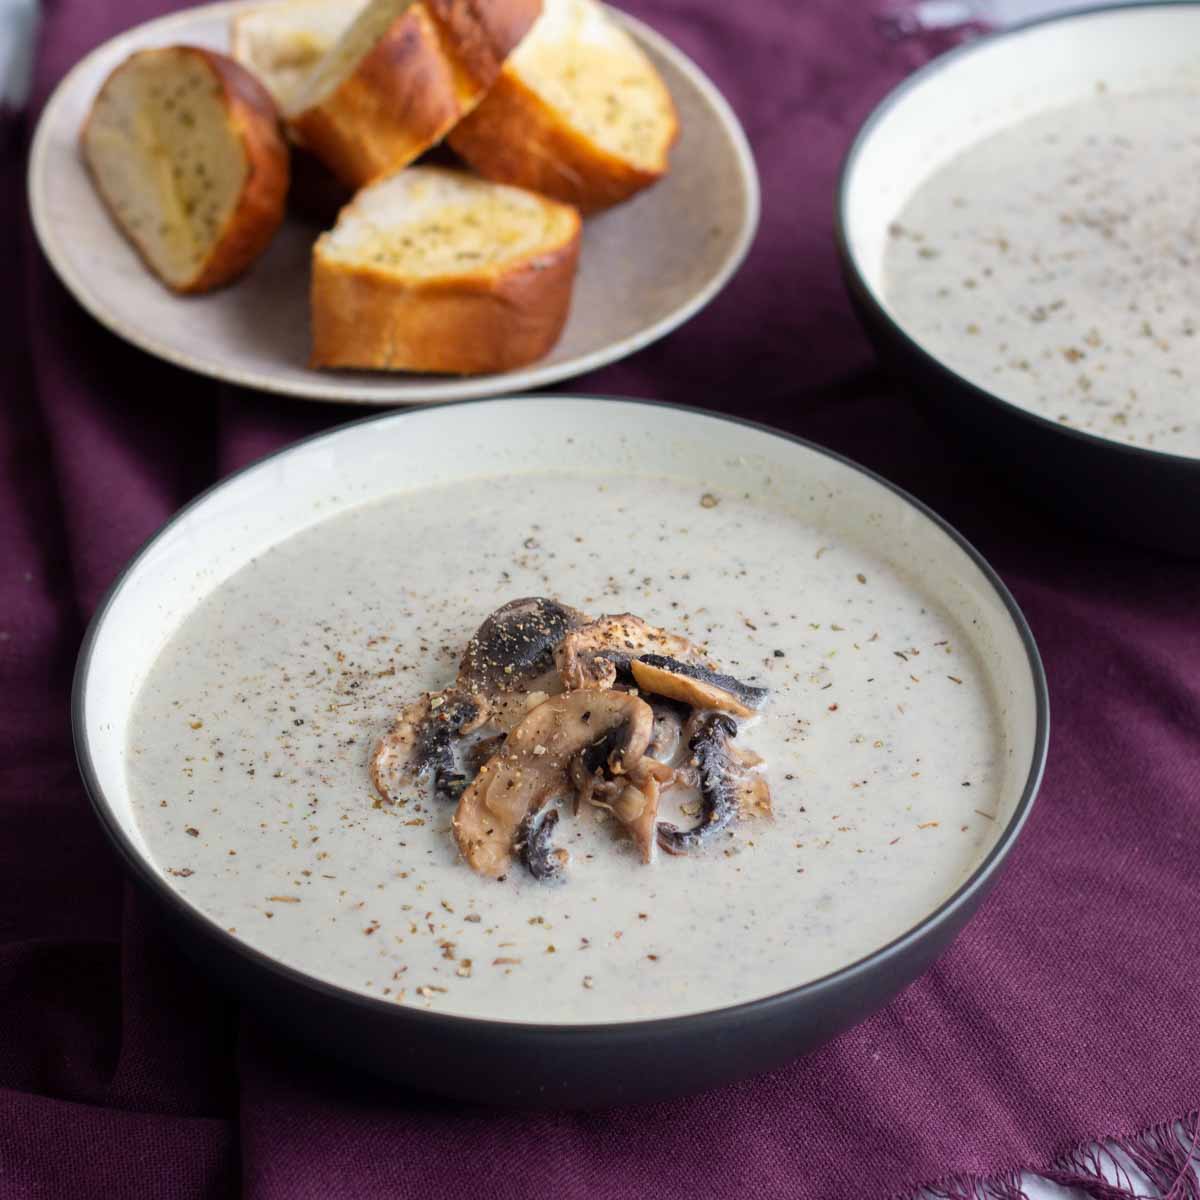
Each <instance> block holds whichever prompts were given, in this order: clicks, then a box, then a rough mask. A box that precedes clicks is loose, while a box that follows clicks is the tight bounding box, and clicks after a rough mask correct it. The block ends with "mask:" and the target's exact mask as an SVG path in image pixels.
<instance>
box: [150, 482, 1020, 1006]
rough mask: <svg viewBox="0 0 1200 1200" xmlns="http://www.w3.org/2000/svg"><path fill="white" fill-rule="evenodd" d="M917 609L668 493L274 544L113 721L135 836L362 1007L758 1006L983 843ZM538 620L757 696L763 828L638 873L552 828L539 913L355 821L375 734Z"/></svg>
mask: <svg viewBox="0 0 1200 1200" xmlns="http://www.w3.org/2000/svg"><path fill="white" fill-rule="evenodd" d="M935 588H936V581H934V580H927V579H914V578H910V577H908V576H907V575H906V574H905V573H904V571H903V568H902V566H901V567H896V566H893V565H889V564H888V563H885V562H883V561H881V560H880V559H879V558H878V557H876V556H874V555H872V554H869V553H867V552H866V551H864V550H862V549H860V548H857V547H856V545H855V544H853V543H851V542H848V541H844V540H840V539H838V538H836V537H834V536H833V535H831V534H830V533H829V532H828V531H821V530H818V529H815V528H812V527H810V526H808V525H806V524H805V523H804V521H803V520H801V519H800V518H798V517H796V516H794V515H789V513H788V512H786V511H778V510H773V509H771V508H770V507H768V506H767V505H766V504H765V503H763V504H760V503H759V502H756V501H755V500H754V498H753V497H747V496H745V495H709V494H707V489H705V488H704V487H703V486H700V485H697V484H694V483H690V482H686V481H672V480H663V479H649V478H641V477H632V476H621V475H615V476H605V477H601V476H599V475H596V476H588V475H586V474H585V475H575V476H566V475H551V474H547V475H537V476H508V477H502V478H493V479H478V480H473V481H468V482H465V483H458V484H455V485H453V486H452V487H435V488H429V489H423V490H419V491H414V492H411V493H406V494H401V495H396V496H394V497H392V498H388V499H386V500H384V501H380V502H376V503H373V504H370V505H367V506H364V507H361V508H358V509H355V510H352V511H350V512H348V513H345V514H342V515H339V516H336V517H333V518H331V519H328V520H326V521H325V522H324V523H321V524H317V525H315V526H313V527H312V528H310V529H308V530H306V531H304V532H302V533H300V534H298V535H297V536H295V537H293V538H291V539H289V540H288V541H286V542H284V543H282V544H280V545H278V546H276V547H275V548H273V549H271V550H270V551H269V552H267V553H265V554H263V555H261V556H260V557H259V558H257V559H256V560H254V561H252V562H251V563H250V564H249V565H247V566H246V567H244V568H243V569H242V570H241V571H240V572H238V573H237V574H236V575H234V576H233V577H232V578H230V579H229V580H228V581H227V582H225V583H224V584H222V585H221V586H219V587H218V588H217V589H216V590H215V591H214V592H213V593H212V594H211V595H210V596H209V598H208V599H207V600H205V601H204V602H202V603H201V604H200V606H199V607H198V608H197V609H195V610H194V611H193V612H192V613H191V614H190V615H189V616H188V617H187V618H186V620H185V621H184V622H183V624H182V626H181V627H180V629H179V630H178V631H177V633H176V634H175V636H174V637H173V638H172V640H171V641H170V642H169V643H168V645H167V646H166V648H165V650H164V651H163V653H162V654H161V656H160V657H159V658H158V660H157V662H156V664H155V666H154V667H153V669H152V671H151V673H150V675H149V677H148V679H147V681H146V683H145V685H144V687H143V689H142V692H141V694H140V696H139V698H138V701H137V704H136V709H135V713H134V718H133V721H132V725H131V730H130V736H129V745H128V776H129V783H130V788H131V792H132V795H133V799H134V805H135V812H136V816H137V821H138V824H139V827H140V830H141V832H142V834H143V837H144V839H145V841H146V843H147V845H148V846H149V849H150V853H151V855H152V856H153V858H154V859H155V861H156V862H157V863H158V864H159V866H160V867H161V869H162V870H163V871H164V872H166V873H168V874H169V876H170V879H171V883H172V885H173V886H174V887H176V888H177V889H178V891H179V892H180V893H181V894H182V895H183V896H185V897H186V898H187V899H188V900H189V901H190V902H191V903H192V904H194V905H195V906H196V907H198V908H199V909H200V910H201V911H203V912H204V913H206V914H208V915H209V916H210V917H211V918H212V919H213V920H215V921H217V922H218V923H219V924H220V925H221V926H223V927H224V928H227V929H229V930H231V931H232V932H234V933H235V934H236V935H237V936H238V937H239V938H242V939H244V940H245V941H246V942H247V943H249V944H251V945H252V946H254V947H256V948H258V949H260V950H262V951H264V952H266V953H268V954H270V955H272V956H274V957H276V958H278V959H279V960H281V961H283V962H285V963H288V964H290V965H292V966H294V967H297V968H299V969H301V970H304V971H306V972H308V973H310V974H313V975H316V976H319V977H320V978H322V979H325V980H328V981H331V982H334V983H337V984H341V985H343V986H345V987H347V988H351V989H354V990H356V991H359V992H365V993H368V994H370V995H373V996H376V997H380V998H382V999H385V1000H387V1001H389V1002H397V1003H402V1004H407V1005H416V1006H421V1007H427V1008H432V1009H435V1010H438V1011H442V1012H447V1013H455V1014H461V1015H466V1016H473V1017H493V1018H498V1019H503V1020H512V1021H538V1022H562V1023H572V1022H607V1021H618V1020H630V1019H639V1018H652V1017H665V1016H672V1015H678V1014H683V1013H688V1012H695V1011H702V1010H706V1009H712V1008H716V1007H721V1006H725V1005H728V1004H731V1003H735V1002H739V1001H746V1000H750V999H754V998H756V997H761V996H765V995H769V994H773V993H775V992H778V991H781V990H784V989H786V988H789V987H792V986H794V985H796V984H798V983H801V982H804V981H807V980H811V979H815V978H818V977H820V976H822V975H825V974H827V973H828V972H830V971H833V970H835V969H837V968H839V967H843V966H846V965H847V964H849V963H850V962H852V961H854V960H856V959H859V958H861V957H862V956H864V955H865V954H868V953H869V952H871V951H872V950H875V949H877V948H879V947H881V946H883V945H884V944H886V943H887V942H889V941H891V940H892V939H894V938H895V937H897V936H898V935H900V934H902V933H903V932H904V931H905V930H907V929H909V928H911V927H912V926H913V925H914V924H916V923H917V922H918V921H920V920H921V919H922V918H923V917H925V916H926V915H928V914H929V913H930V912H931V911H932V910H933V909H935V908H936V907H937V906H938V904H939V903H941V902H942V901H943V900H945V899H946V898H947V897H948V896H949V895H950V894H951V893H952V892H953V891H954V890H955V888H956V887H958V886H959V885H960V884H961V883H962V882H963V881H964V879H965V878H966V877H967V876H968V874H969V873H970V871H971V870H972V868H973V867H975V866H976V865H977V863H978V862H979V860H980V858H981V856H982V855H983V854H984V853H986V851H987V850H988V849H989V848H990V847H991V845H992V844H993V843H994V841H995V838H996V836H997V834H998V832H999V830H1000V829H1001V827H1002V824H1003V822H1004V820H1005V819H1006V818H1007V815H1008V814H1007V813H1005V812H999V811H998V806H999V804H1000V796H1001V792H1002V790H1004V772H1005V767H1004V763H1005V761H1006V753H1007V751H1006V748H1005V745H1004V741H1003V735H1002V733H1001V731H1000V720H999V718H998V716H997V712H998V710H997V707H996V699H995V696H994V694H993V688H992V685H991V683H990V682H989V679H988V677H987V676H986V674H985V671H984V669H983V666H982V663H981V659H980V657H979V656H978V655H977V654H976V652H975V651H974V649H973V648H972V645H971V642H970V641H969V638H968V634H967V632H966V631H964V630H963V629H962V628H960V627H959V626H958V625H957V624H956V623H955V621H954V620H953V619H951V618H950V617H949V616H948V615H947V613H946V612H945V611H944V610H943V609H942V608H941V607H940V606H939V605H938V603H937V601H936V599H935ZM539 594H540V595H547V596H554V597H557V598H559V599H561V600H563V601H565V602H566V603H569V604H573V605H576V606H578V607H580V608H582V609H585V610H587V611H588V612H590V613H592V614H597V615H598V614H601V613H619V612H624V611H633V612H637V613H638V614H640V615H641V616H643V617H644V618H646V620H648V621H651V622H653V623H654V624H657V625H661V626H664V627H666V628H668V629H671V630H675V631H678V632H680V633H682V634H684V635H686V636H687V637H689V638H691V639H693V640H694V641H696V642H699V643H703V644H706V645H707V646H708V647H709V648H710V650H711V653H712V654H713V656H714V657H716V658H718V659H719V660H720V662H721V665H722V667H723V668H724V669H726V670H728V671H730V672H732V673H735V674H736V675H738V676H739V677H740V678H742V679H744V680H746V681H748V682H753V683H758V684H763V685H765V686H767V687H769V688H770V689H771V696H770V699H769V700H768V702H767V704H766V705H765V707H764V709H763V712H762V714H761V715H760V716H758V717H757V718H756V719H754V720H753V721H751V722H749V723H748V724H747V725H746V726H745V729H744V731H743V734H742V736H743V737H744V739H745V741H746V742H747V744H749V745H751V746H753V748H754V749H755V750H757V751H758V752H759V753H760V754H762V755H764V756H765V758H766V760H767V763H768V771H769V779H770V783H771V789H772V792H773V796H774V809H775V816H774V819H773V820H766V819H761V820H752V821H746V822H743V823H740V824H738V825H737V826H736V827H735V828H734V830H733V832H732V835H731V836H728V837H726V838H725V839H724V840H722V841H721V842H720V843H719V844H718V846H717V847H716V848H715V849H713V850H712V851H710V852H708V853H705V854H703V855H698V856H695V857H670V856H667V855H664V854H662V853H659V854H658V856H657V859H656V861H655V862H653V863H652V864H650V865H644V864H643V863H642V862H641V861H640V858H639V856H638V854H637V852H636V851H635V849H634V847H633V845H632V843H631V842H630V841H629V840H628V839H627V838H625V837H623V836H622V835H621V834H620V832H619V831H618V830H617V829H616V827H615V825H614V823H613V822H612V820H611V819H606V818H605V814H604V813H603V812H596V811H592V812H586V813H584V814H582V815H581V816H580V817H579V818H577V819H572V818H571V817H570V816H569V815H568V814H565V813H564V815H563V818H562V820H561V821H560V824H559V827H558V830H557V832H556V835H555V840H556V842H557V843H558V844H560V845H562V846H565V847H566V848H567V849H568V850H569V851H570V854H571V861H570V864H569V867H568V869H567V872H566V879H565V881H564V882H562V883H549V884H547V883H539V882H537V881H535V880H533V879H532V878H531V877H529V876H528V875H527V874H525V873H524V872H523V871H521V870H514V871H510V873H509V874H508V876H507V877H506V878H505V879H504V880H502V881H497V880H493V879H487V878H483V877H481V876H479V875H476V874H474V873H473V872H472V871H470V870H469V869H468V868H467V867H466V866H465V865H464V863H463V862H462V861H461V860H460V858H459V857H458V854H457V851H456V848H455V845H454V841H453V838H452V837H451V835H450V832H449V827H450V815H451V810H450V808H448V807H447V806H446V805H445V803H444V802H438V801H436V800H434V799H433V798H432V797H431V796H421V795H418V794H415V793H414V794H413V795H412V796H411V797H410V798H408V800H407V802H406V803H403V804H401V805H397V806H395V807H388V806H385V805H381V804H380V803H379V802H378V800H377V798H376V797H375V796H374V795H373V793H372V790H371V784H370V780H369V776H368V770H367V765H368V760H369V757H370V754H371V750H372V747H373V745H374V743H375V741H376V739H377V738H378V736H379V735H380V734H381V733H382V732H383V731H385V730H386V729H387V728H388V726H389V724H390V722H391V720H392V718H393V717H394V715H395V714H396V712H397V711H398V710H399V709H400V708H401V707H402V706H403V705H404V704H405V703H407V702H408V701H409V700H411V699H413V698H414V697H415V696H417V695H418V694H419V693H420V692H421V691H423V690H426V689H435V688H441V687H445V686H446V685H448V684H449V683H450V682H451V681H452V679H453V677H454V673H455V670H456V667H457V661H458V657H459V654H460V653H461V650H462V647H463V645H464V643H465V641H466V640H467V638H468V637H469V636H470V635H471V633H472V632H473V631H474V629H475V628H476V626H477V625H478V624H479V622H480V621H481V620H482V619H483V618H484V617H485V616H486V615H487V613H488V612H490V611H491V610H492V609H494V608H496V607H497V606H498V605H499V604H501V603H503V602H504V601H506V600H509V599H513V598H515V597H518V596H528V595H539ZM1007 791H1008V793H1011V791H1012V789H1011V787H1009V788H1008V789H1007ZM664 815H666V816H670V807H669V805H668V806H667V810H666V812H665V813H664ZM680 823H681V824H682V825H685V826H686V825H688V824H690V823H692V822H689V821H687V820H686V819H682V820H681V821H680Z"/></svg>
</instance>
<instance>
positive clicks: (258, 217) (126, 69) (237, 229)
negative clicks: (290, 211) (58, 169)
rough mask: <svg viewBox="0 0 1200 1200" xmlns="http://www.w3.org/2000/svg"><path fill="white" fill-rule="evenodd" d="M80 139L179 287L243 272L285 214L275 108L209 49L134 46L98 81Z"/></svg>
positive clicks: (160, 271) (99, 184) (113, 209)
mask: <svg viewBox="0 0 1200 1200" xmlns="http://www.w3.org/2000/svg"><path fill="white" fill-rule="evenodd" d="M80 147H81V150H82V153H83V158H84V161H85V162H86V164H87V167H88V170H89V171H90V172H91V175H92V179H93V181H94V182H95V185H96V190H97V191H98V192H99V194H100V197H101V199H102V200H103V201H104V204H105V206H106V207H107V208H108V210H109V212H110V213H111V214H112V217H113V220H114V221H115V222H116V224H117V226H118V228H119V229H120V230H121V232H122V233H123V234H124V235H125V236H126V237H127V238H128V239H129V241H130V242H132V243H133V245H134V247H135V248H136V249H137V251H138V253H139V254H140V255H141V256H142V258H143V259H144V260H145V262H146V264H147V265H148V266H149V267H150V269H151V270H152V271H154V273H155V274H156V275H157V276H158V277H159V278H160V279H161V280H162V281H163V282H164V283H165V284H166V285H167V286H168V287H170V288H172V289H174V290H175V291H177V292H204V291H209V290H210V289H212V288H216V287H220V286H221V285H222V284H224V283H228V282H229V281H230V280H232V279H234V278H236V277H237V276H238V275H240V274H242V272H243V271H245V270H246V269H247V268H248V267H249V266H250V265H251V264H252V263H253V262H254V261H255V259H257V258H258V256H259V255H260V254H261V253H262V252H263V251H264V250H265V249H266V247H267V244H268V243H269V242H270V240H271V238H272V237H273V236H274V234H275V231H276V230H277V229H278V228H279V225H280V223H281V222H282V220H283V214H284V206H285V203H286V199H287V190H288V175H289V166H288V149H287V144H286V142H285V141H284V138H283V134H282V132H281V130H280V126H279V114H278V113H277V111H276V109H275V105H274V103H273V102H272V100H271V97H270V95H269V94H268V93H267V91H266V89H265V88H263V86H262V85H261V84H260V83H259V82H258V81H257V80H256V79H255V78H254V77H253V76H252V75H250V74H249V72H247V71H246V70H245V69H243V68H242V67H240V66H239V65H238V64H237V63H236V62H234V61H233V60H232V59H231V58H228V57H226V56H225V55H223V54H217V53H215V52H214V51H212V50H205V49H202V48H200V47H198V46H168V47H165V48H163V49H155V50H141V51H138V52H137V53H136V54H133V55H131V56H130V57H129V58H127V59H126V60H125V61H124V62H123V63H121V65H120V66H118V67H117V68H116V70H114V71H113V72H112V74H111V75H109V77H108V78H107V79H106V80H105V82H104V84H103V85H102V86H101V88H100V92H99V94H98V95H97V97H96V100H95V102H94V103H93V104H92V108H91V111H90V113H89V114H88V118H87V120H86V122H85V123H84V127H83V130H82V133H81V135H80Z"/></svg>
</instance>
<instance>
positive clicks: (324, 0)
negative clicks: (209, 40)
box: [229, 0, 367, 112]
mask: <svg viewBox="0 0 1200 1200" xmlns="http://www.w3.org/2000/svg"><path fill="white" fill-rule="evenodd" d="M366 6H367V0H272V3H269V4H260V5H257V6H256V7H254V8H248V9H245V8H244V9H239V10H238V11H237V12H236V13H235V14H234V16H233V18H232V19H231V21H230V23H229V46H230V53H232V55H233V57H234V59H236V61H238V62H239V63H241V64H242V66H244V67H245V68H246V69H247V70H248V71H249V72H250V73H251V74H252V75H254V76H256V77H257V78H258V80H259V82H260V83H262V84H263V86H264V87H265V88H266V89H267V91H269V92H270V93H271V95H272V96H273V97H274V98H275V103H276V104H277V105H278V106H279V109H280V111H281V112H286V111H287V110H288V109H289V108H290V107H291V106H292V104H293V101H294V100H295V98H296V95H297V93H298V91H299V89H300V87H301V86H302V85H303V83H304V80H305V79H306V78H307V77H308V76H309V75H310V74H311V73H312V70H313V68H314V67H315V66H316V64H317V62H318V61H319V60H320V59H321V58H323V57H324V56H325V54H327V53H328V52H329V50H330V48H331V47H332V46H333V45H334V44H335V43H336V42H337V41H338V39H339V38H340V37H341V36H342V34H344V33H345V32H346V30H347V29H349V28H350V26H351V25H352V24H353V23H354V21H355V19H356V18H357V17H358V15H359V13H361V12H362V10H363V9H364V8H366Z"/></svg>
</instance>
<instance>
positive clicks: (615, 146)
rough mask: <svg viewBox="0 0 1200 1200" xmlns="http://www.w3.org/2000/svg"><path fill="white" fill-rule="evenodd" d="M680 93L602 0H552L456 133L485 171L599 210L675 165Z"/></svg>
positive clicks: (456, 143) (461, 149) (459, 146)
mask: <svg viewBox="0 0 1200 1200" xmlns="http://www.w3.org/2000/svg"><path fill="white" fill-rule="evenodd" d="M678 133H679V119H678V116H677V115H676V112H675V105H674V103H673V102H672V100H671V94H670V92H668V91H667V87H666V84H664V83H663V81H662V79H661V78H660V76H659V74H658V72H657V71H656V70H655V69H654V66H653V64H652V63H651V62H650V60H649V59H648V58H647V57H646V55H645V54H644V53H643V52H642V50H641V48H640V47H639V46H638V45H637V43H636V42H635V41H634V40H633V38H631V37H630V36H629V34H628V33H626V32H625V30H624V29H622V28H621V27H620V26H619V25H618V24H617V23H616V21H614V20H613V18H612V17H610V16H609V15H608V13H607V12H606V11H605V9H604V6H603V5H601V4H599V3H597V2H596V0H545V5H544V8H543V11H542V15H541V17H539V18H538V21H537V23H536V24H535V25H534V27H533V28H532V29H531V30H530V31H529V35H528V36H527V37H526V38H525V40H524V41H523V42H522V43H521V44H520V46H518V47H517V49H516V51H515V52H514V53H513V55H512V57H511V58H510V59H509V60H508V62H507V63H506V64H505V67H504V70H503V71H502V72H501V73H500V78H499V79H498V80H497V81H496V84H495V86H494V87H493V88H492V90H491V91H490V92H489V93H488V94H487V96H486V97H484V100H483V102H482V103H481V104H480V105H479V106H478V108H476V109H475V110H474V112H472V113H471V114H470V115H469V116H467V117H466V118H464V119H463V120H462V121H460V122H459V124H458V125H457V126H456V127H455V128H454V130H453V131H452V132H451V133H450V135H449V142H450V145H451V146H452V147H453V148H454V150H455V151H456V152H457V153H458V154H459V155H460V156H461V157H462V158H463V159H465V160H466V162H467V163H469V164H470V165H471V166H472V167H474V168H475V170H476V171H478V172H479V174H480V175H483V176H485V177H486V178H488V179H495V180H497V181H499V182H501V183H511V184H515V185H516V186H518V187H527V188H532V189H533V190H534V191H538V192H542V193H543V194H544V195H547V196H553V197H554V198H555V199H556V200H562V201H565V202H566V203H568V204H574V205H575V206H576V207H577V208H579V209H580V210H582V211H583V212H585V213H586V212H594V211H596V210H597V209H602V208H608V207H609V206H610V205H613V204H618V203H620V202H621V201H622V200H627V199H629V197H630V196H632V195H633V194H634V193H635V192H637V191H639V190H641V189H642V188H644V187H647V186H649V185H650V184H652V183H654V182H655V181H656V180H657V179H659V178H660V177H661V176H662V175H664V174H665V173H666V171H667V155H668V152H669V151H670V149H671V146H672V144H673V143H674V141H675V139H676V137H677V136H678Z"/></svg>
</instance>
